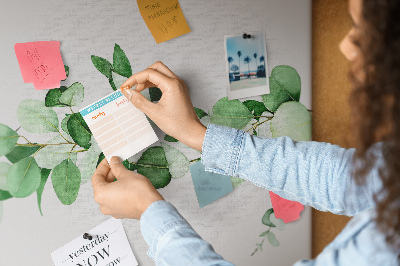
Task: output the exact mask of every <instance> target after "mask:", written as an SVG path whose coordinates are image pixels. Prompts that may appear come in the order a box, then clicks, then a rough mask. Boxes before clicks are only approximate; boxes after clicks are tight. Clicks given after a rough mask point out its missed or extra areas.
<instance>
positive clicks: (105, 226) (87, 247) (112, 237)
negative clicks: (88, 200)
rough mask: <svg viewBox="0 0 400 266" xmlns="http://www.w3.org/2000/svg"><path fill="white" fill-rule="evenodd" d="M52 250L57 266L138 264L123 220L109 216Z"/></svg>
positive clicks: (128, 265)
mask: <svg viewBox="0 0 400 266" xmlns="http://www.w3.org/2000/svg"><path fill="white" fill-rule="evenodd" d="M87 233H88V234H90V235H91V236H93V239H92V240H88V239H84V238H83V234H84V233H82V235H81V236H79V237H77V238H75V239H74V240H72V241H71V242H69V243H68V244H65V245H64V246H63V247H61V248H59V249H57V250H56V251H54V252H52V253H51V257H52V259H53V262H54V265H55V266H95V265H96V266H115V265H118V266H136V265H138V263H137V261H136V258H135V255H133V252H132V249H131V247H130V245H129V242H128V238H127V237H126V234H125V231H124V228H123V227H122V222H121V220H118V219H114V218H111V219H108V220H107V221H105V222H104V223H102V224H100V225H98V226H96V227H95V228H93V229H92V230H90V231H89V232H87Z"/></svg>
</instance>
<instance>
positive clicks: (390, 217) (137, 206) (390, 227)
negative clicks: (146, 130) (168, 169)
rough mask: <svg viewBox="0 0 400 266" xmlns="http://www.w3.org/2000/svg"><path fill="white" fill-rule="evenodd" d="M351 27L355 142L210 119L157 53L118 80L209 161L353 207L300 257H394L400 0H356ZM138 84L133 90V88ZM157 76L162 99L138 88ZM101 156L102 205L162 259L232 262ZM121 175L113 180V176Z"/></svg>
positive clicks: (380, 260) (341, 207)
mask: <svg viewBox="0 0 400 266" xmlns="http://www.w3.org/2000/svg"><path fill="white" fill-rule="evenodd" d="M349 11H350V15H351V17H352V19H353V22H354V23H353V28H352V29H351V30H350V32H349V34H348V35H347V36H346V37H345V38H344V40H343V41H342V43H341V45H340V49H341V51H342V53H343V54H344V55H345V57H346V58H347V59H348V60H350V61H351V62H352V66H353V67H352V71H351V75H350V76H351V79H352V81H353V85H354V91H353V93H352V98H351V105H352V107H353V114H354V116H353V118H354V123H352V124H353V125H354V134H355V135H356V137H357V138H356V139H357V140H358V143H357V149H349V150H347V149H343V148H340V147H338V146H335V145H331V144H327V143H318V142H295V141H293V140H291V139H290V138H288V137H281V138H276V139H263V138H258V137H254V136H250V135H248V134H247V133H244V132H243V131H240V130H236V129H231V128H227V127H222V126H217V125H212V124H210V125H209V126H208V128H205V127H204V126H203V125H202V124H201V122H200V121H199V119H198V118H197V116H196V113H195V112H194V109H193V105H192V103H191V101H190V98H189V94H188V90H187V87H186V85H185V83H184V82H183V81H182V80H181V79H179V78H178V77H177V76H176V75H175V74H174V73H172V72H171V70H169V69H168V68H167V67H166V66H165V65H163V64H162V63H160V62H158V63H156V64H154V65H152V66H150V67H149V68H148V69H146V70H145V71H143V72H140V73H137V74H135V75H133V76H132V77H130V78H129V79H128V80H127V81H126V82H125V83H124V84H123V87H122V88H121V90H122V91H123V93H124V95H125V96H126V97H127V98H129V99H130V101H131V102H132V104H134V105H135V106H136V107H137V108H139V109H140V110H142V111H143V112H144V113H146V115H147V116H148V117H149V118H150V119H151V120H153V121H154V122H155V123H156V124H157V125H158V126H159V127H160V128H161V129H162V130H163V131H164V132H165V133H167V134H169V135H171V136H173V137H175V138H177V139H178V140H179V141H181V142H182V143H184V144H186V145H188V146H189V147H192V148H194V149H197V150H199V151H202V163H203V164H204V165H205V166H206V170H210V171H214V172H218V173H222V174H227V175H232V176H239V177H240V178H243V179H246V180H249V181H251V182H253V183H255V184H257V185H258V186H261V187H264V188H266V189H268V190H271V191H273V192H275V193H276V194H278V195H280V196H282V197H284V198H286V199H289V200H295V201H299V202H301V203H303V204H305V205H310V206H312V207H314V208H316V209H319V210H323V211H330V212H333V213H337V214H344V215H349V216H353V215H356V216H355V217H354V218H353V219H352V220H351V221H350V222H349V224H348V225H347V226H346V227H345V229H343V231H342V232H341V234H339V236H338V237H337V238H336V239H335V240H334V241H333V242H332V243H331V244H330V245H328V246H327V247H326V248H325V249H324V251H323V252H322V253H321V254H320V255H319V256H318V257H317V258H316V259H315V260H303V261H299V262H297V263H296V265H348V264H352V265H397V264H398V263H399V250H400V179H399V177H398V175H399V173H400V163H398V160H399V159H400V118H399V116H400V102H399V101H400V76H399V75H398V74H400V21H399V20H398V14H400V1H398V0H381V1H379V0H378V1H372V0H364V1H363V2H362V1H361V0H350V1H349ZM134 85H137V86H136V91H135V90H132V89H130V88H131V87H133V86H134ZM152 86H157V87H159V88H160V89H161V90H162V92H163V95H162V98H161V100H160V101H159V102H158V103H156V104H155V103H151V102H149V101H148V100H146V99H145V98H144V97H143V96H142V95H141V94H140V93H139V91H142V90H143V89H145V88H148V87H152ZM118 159H119V158H117V157H113V158H112V160H111V161H110V165H109V164H108V163H107V161H105V160H103V161H102V162H101V163H100V164H99V166H98V168H97V169H96V172H95V173H94V175H93V177H92V184H93V188H94V197H95V200H96V202H97V203H99V204H100V210H101V212H102V213H104V214H106V215H112V216H114V217H116V218H132V219H140V221H141V229H142V233H143V236H144V238H145V240H146V242H147V243H148V244H149V246H150V249H149V252H148V255H149V256H150V257H152V258H153V259H154V258H155V260H156V263H157V264H160V265H193V264H194V265H211V264H212V265H231V263H229V262H227V261H225V260H224V259H223V258H222V257H221V256H219V255H218V254H216V253H215V252H214V250H213V249H212V247H211V245H210V244H208V243H207V242H205V241H204V240H202V239H201V238H200V236H199V235H198V234H197V233H196V232H195V231H194V230H193V229H192V228H191V227H190V225H189V224H188V223H187V222H186V220H185V219H184V218H183V217H182V216H181V215H180V214H179V213H178V211H177V210H176V209H175V208H174V207H173V206H172V205H171V204H169V203H168V202H166V201H164V198H163V197H162V196H161V195H160V194H159V193H158V192H157V191H156V190H155V189H154V187H153V186H152V184H151V183H150V181H149V180H148V179H147V178H146V177H144V176H142V175H140V174H137V173H133V172H130V171H128V170H126V169H125V168H124V166H123V165H122V164H121V162H120V160H118ZM114 178H117V179H118V181H117V182H112V181H113V180H114Z"/></svg>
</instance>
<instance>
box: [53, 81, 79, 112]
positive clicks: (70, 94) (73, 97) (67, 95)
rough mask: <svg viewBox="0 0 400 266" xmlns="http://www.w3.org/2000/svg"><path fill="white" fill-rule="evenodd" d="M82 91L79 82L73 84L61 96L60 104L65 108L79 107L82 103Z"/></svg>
mask: <svg viewBox="0 0 400 266" xmlns="http://www.w3.org/2000/svg"><path fill="white" fill-rule="evenodd" d="M83 90H84V88H83V85H82V84H81V83H79V82H75V83H74V84H72V85H71V86H69V87H68V89H67V90H66V91H64V92H63V93H62V94H61V96H60V98H59V101H60V103H61V104H65V105H67V106H77V105H80V104H81V103H82V102H83V97H84V92H83Z"/></svg>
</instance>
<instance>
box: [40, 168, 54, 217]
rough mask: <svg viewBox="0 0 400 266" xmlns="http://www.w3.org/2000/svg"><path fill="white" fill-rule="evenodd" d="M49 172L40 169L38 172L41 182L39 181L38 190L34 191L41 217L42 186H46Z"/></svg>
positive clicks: (49, 170)
mask: <svg viewBox="0 0 400 266" xmlns="http://www.w3.org/2000/svg"><path fill="white" fill-rule="evenodd" d="M50 172H51V169H46V168H42V169H41V170H40V177H41V180H40V185H39V188H38V189H37V190H36V196H37V202H38V207H39V211H40V214H41V215H42V216H43V213H42V194H43V189H44V185H45V184H46V182H47V179H48V178H49V175H50Z"/></svg>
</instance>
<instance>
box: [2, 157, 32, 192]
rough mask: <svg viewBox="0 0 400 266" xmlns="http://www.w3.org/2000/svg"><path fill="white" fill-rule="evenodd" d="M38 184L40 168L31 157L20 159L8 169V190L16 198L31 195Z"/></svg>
mask: <svg viewBox="0 0 400 266" xmlns="http://www.w3.org/2000/svg"><path fill="white" fill-rule="evenodd" d="M39 185H40V168H39V166H38V165H37V163H36V160H35V158H33V157H28V158H24V159H22V160H20V161H19V162H17V163H15V164H13V165H12V166H11V167H10V169H9V170H8V173H7V186H8V192H10V194H11V195H13V196H14V197H16V198H24V197H27V196H29V195H31V194H32V193H33V192H35V191H36V190H37V189H38V187H39Z"/></svg>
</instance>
